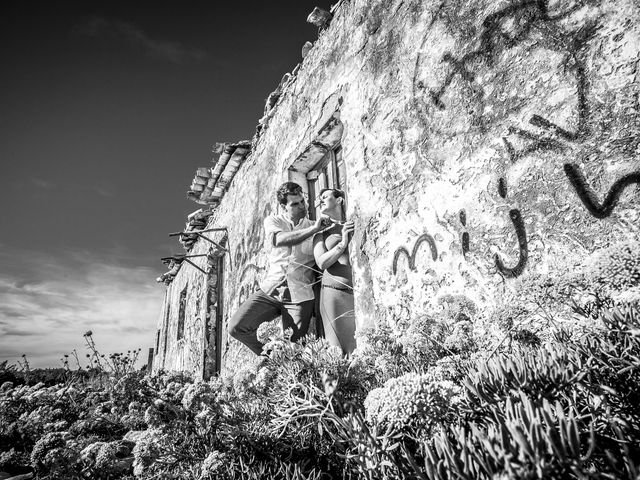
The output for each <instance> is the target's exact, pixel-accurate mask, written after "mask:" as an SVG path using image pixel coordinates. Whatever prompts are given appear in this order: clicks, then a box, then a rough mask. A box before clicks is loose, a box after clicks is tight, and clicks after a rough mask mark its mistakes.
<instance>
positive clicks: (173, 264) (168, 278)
mask: <svg viewBox="0 0 640 480" xmlns="http://www.w3.org/2000/svg"><path fill="white" fill-rule="evenodd" d="M183 260H184V258H180V257H179V256H175V257H167V258H163V259H162V263H164V264H165V265H167V266H168V267H169V271H168V272H165V273H163V274H162V275H160V276H159V277H158V278H156V282H158V283H164V284H165V285H167V286H168V285H170V284H171V282H173V279H174V278H175V277H176V275H177V274H178V272H179V271H180V265H182V261H183Z"/></svg>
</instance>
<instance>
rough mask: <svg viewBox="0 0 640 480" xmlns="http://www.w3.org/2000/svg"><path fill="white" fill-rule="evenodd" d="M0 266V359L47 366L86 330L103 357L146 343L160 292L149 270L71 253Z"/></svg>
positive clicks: (9, 257)
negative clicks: (0, 268) (22, 359)
mask: <svg viewBox="0 0 640 480" xmlns="http://www.w3.org/2000/svg"><path fill="white" fill-rule="evenodd" d="M0 263H2V264H3V265H6V267H7V268H3V271H2V272H1V273H0V361H2V360H4V359H9V360H10V361H15V360H17V359H18V357H19V356H20V355H21V354H23V353H24V354H26V355H27V356H28V358H29V362H30V363H31V364H32V365H34V366H54V365H56V364H59V359H60V357H61V356H62V355H63V354H65V353H69V352H70V351H72V350H73V349H74V348H76V349H78V350H79V351H81V350H82V349H83V348H84V340H83V337H82V334H83V333H84V332H85V331H87V330H92V331H93V332H94V336H95V340H96V343H97V344H98V347H99V349H100V350H101V351H102V353H112V352H122V351H127V350H134V349H137V348H138V347H141V348H142V349H143V352H144V351H146V348H147V347H148V346H152V345H153V341H154V333H155V329H156V321H157V318H158V315H159V313H160V308H161V304H162V296H163V291H162V289H161V288H158V285H157V284H156V283H155V281H154V277H155V272H154V271H152V270H151V269H150V268H147V267H140V266H135V265H131V266H128V265H126V264H122V263H111V259H105V258H101V259H99V258H95V256H94V255H88V254H86V253H77V252H76V253H59V254H56V255H46V254H34V253H31V254H29V255H25V252H21V253H19V254H18V253H16V252H13V253H11V254H10V252H3V253H2V254H0Z"/></svg>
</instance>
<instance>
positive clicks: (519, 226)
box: [494, 208, 529, 278]
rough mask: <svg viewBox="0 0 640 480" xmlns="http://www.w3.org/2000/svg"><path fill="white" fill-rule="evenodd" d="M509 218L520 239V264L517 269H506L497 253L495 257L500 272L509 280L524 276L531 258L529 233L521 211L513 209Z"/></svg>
mask: <svg viewBox="0 0 640 480" xmlns="http://www.w3.org/2000/svg"><path fill="white" fill-rule="evenodd" d="M509 217H510V218H511V222H512V223H513V226H514V227H515V229H516V235H517V237H518V249H519V253H520V255H519V258H518V263H517V264H516V265H515V267H512V268H509V267H505V265H504V263H503V262H502V259H501V258H500V256H499V255H498V254H497V253H496V255H495V258H494V259H495V263H496V267H497V268H498V271H499V272H500V273H502V275H504V276H505V277H507V278H515V277H518V276H520V275H522V272H524V268H525V266H526V265H527V260H528V258H529V249H528V245H527V232H526V230H525V228H524V222H523V221H522V215H520V211H519V210H518V209H515V208H514V209H512V210H510V211H509Z"/></svg>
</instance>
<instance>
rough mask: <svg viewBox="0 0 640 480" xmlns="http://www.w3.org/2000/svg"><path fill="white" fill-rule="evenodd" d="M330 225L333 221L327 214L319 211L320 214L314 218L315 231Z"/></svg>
mask: <svg viewBox="0 0 640 480" xmlns="http://www.w3.org/2000/svg"><path fill="white" fill-rule="evenodd" d="M331 225H333V222H332V221H331V218H330V217H329V215H325V214H323V213H321V214H320V216H319V217H318V218H317V219H316V223H315V225H314V228H315V230H316V233H317V232H321V231H322V230H324V229H325V228H328V227H330V226H331Z"/></svg>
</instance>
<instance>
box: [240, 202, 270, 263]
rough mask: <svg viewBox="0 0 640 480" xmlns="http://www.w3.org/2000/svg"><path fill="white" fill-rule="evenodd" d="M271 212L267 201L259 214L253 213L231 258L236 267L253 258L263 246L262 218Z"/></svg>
mask: <svg viewBox="0 0 640 480" xmlns="http://www.w3.org/2000/svg"><path fill="white" fill-rule="evenodd" d="M270 214H271V204H270V203H267V204H266V205H265V207H264V208H263V210H262V213H261V214H258V215H254V218H253V219H252V221H251V224H250V225H249V228H247V230H246V231H245V232H244V234H243V235H242V238H240V239H239V241H238V245H237V247H236V249H235V252H234V255H233V260H234V264H235V265H236V268H241V267H242V266H244V265H245V264H246V263H247V262H249V261H250V260H251V259H252V258H254V257H255V256H256V255H257V254H258V253H260V251H261V250H262V247H263V246H264V225H263V224H264V219H265V218H266V217H267V216H268V215H270Z"/></svg>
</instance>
